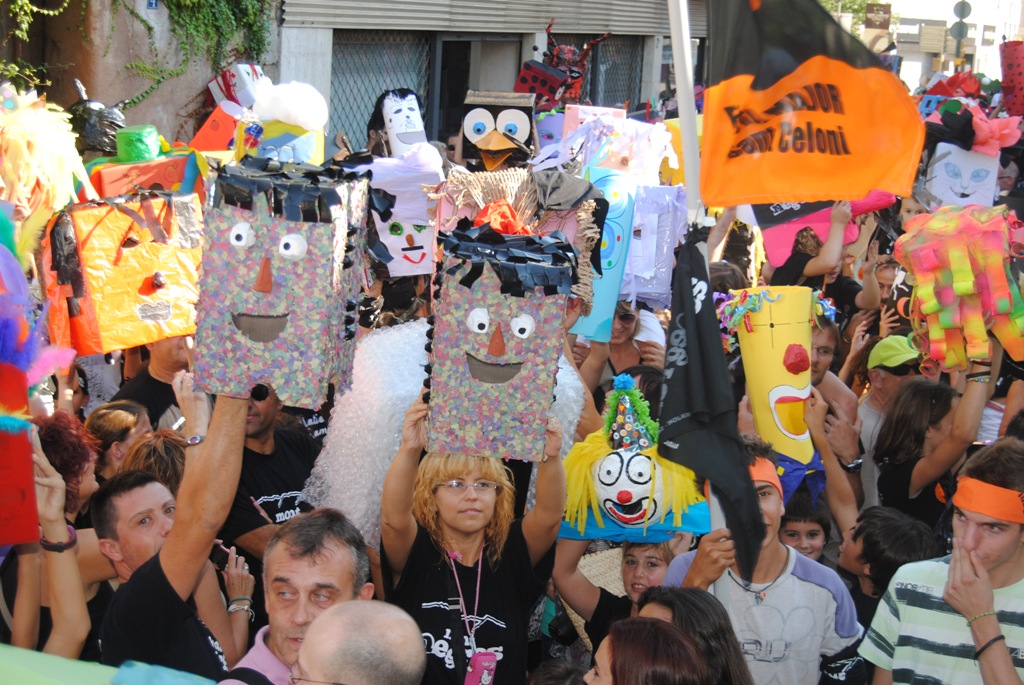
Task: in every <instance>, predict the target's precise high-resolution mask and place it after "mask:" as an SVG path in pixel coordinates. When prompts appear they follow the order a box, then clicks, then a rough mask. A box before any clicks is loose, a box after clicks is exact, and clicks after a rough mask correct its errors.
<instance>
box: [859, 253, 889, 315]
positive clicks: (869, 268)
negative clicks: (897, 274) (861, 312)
mask: <svg viewBox="0 0 1024 685" xmlns="http://www.w3.org/2000/svg"><path fill="white" fill-rule="evenodd" d="M877 263H878V241H877V240H872V241H871V244H870V245H868V252H867V255H865V256H864V262H863V263H862V270H863V271H864V281H863V283H862V285H863V286H864V287H863V288H862V289H861V291H860V292H859V293H857V297H856V298H855V299H854V301H853V303H854V304H855V305H857V309H878V306H879V305H880V304H882V291H881V290H880V289H879V287H878V277H877V276H875V265H876V264H877Z"/></svg>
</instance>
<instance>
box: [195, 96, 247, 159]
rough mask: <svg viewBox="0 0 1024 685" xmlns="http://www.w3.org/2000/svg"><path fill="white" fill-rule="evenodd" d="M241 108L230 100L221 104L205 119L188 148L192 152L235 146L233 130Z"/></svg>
mask: <svg viewBox="0 0 1024 685" xmlns="http://www.w3.org/2000/svg"><path fill="white" fill-rule="evenodd" d="M242 112H243V109H242V106H241V105H238V104H236V103H234V102H231V101H230V100H225V101H223V102H221V103H220V104H219V105H217V107H216V108H215V109H214V110H213V112H212V113H211V114H210V116H209V118H207V120H206V122H205V123H204V124H203V125H202V127H200V129H199V130H198V131H196V134H195V135H194V136H192V140H190V141H189V143H188V146H189V147H190V148H192V149H193V150H199V151H202V152H206V151H209V150H229V149H231V147H232V146H233V145H234V144H235V129H236V128H237V127H238V120H239V119H241V118H242Z"/></svg>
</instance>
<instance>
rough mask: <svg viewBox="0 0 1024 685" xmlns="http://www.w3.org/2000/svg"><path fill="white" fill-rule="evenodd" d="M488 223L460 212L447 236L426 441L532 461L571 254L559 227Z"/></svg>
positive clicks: (538, 448)
mask: <svg viewBox="0 0 1024 685" xmlns="http://www.w3.org/2000/svg"><path fill="white" fill-rule="evenodd" d="M489 207H490V206H489ZM505 208H506V209H507V210H508V212H511V207H509V206H508V205H507V203H505ZM504 216H505V217H506V218H510V216H509V214H508V213H506V214H505V215H504ZM508 223H509V224H514V223H517V222H516V221H515V219H514V217H511V221H509V222H508ZM494 225H497V223H496V222H492V223H486V224H483V225H481V226H479V227H472V226H471V222H469V221H468V220H464V221H463V222H462V223H461V224H460V226H459V228H457V229H456V230H455V231H454V232H453V233H452V234H451V235H449V236H446V237H445V241H444V252H445V259H444V261H443V262H442V265H441V269H440V270H439V276H438V279H437V280H438V281H439V283H440V286H439V288H438V289H437V292H436V293H435V309H434V317H435V318H434V321H435V323H434V329H433V342H432V343H431V346H432V354H431V365H432V374H431V379H430V387H431V399H430V423H429V429H428V435H427V443H428V449H429V450H430V451H432V452H446V453H458V454H470V455H490V456H495V457H501V458H505V459H510V458H511V459H522V460H530V461H533V460H538V459H540V457H541V454H542V450H543V446H544V428H545V425H546V423H547V414H548V408H549V407H550V405H551V399H552V393H553V390H554V381H555V372H556V370H557V365H558V356H559V354H560V351H561V346H562V313H563V310H564V307H565V301H566V296H567V295H568V294H569V292H570V290H571V288H572V283H573V279H574V278H575V274H576V255H575V253H574V252H573V249H572V247H571V246H570V245H568V244H567V243H565V242H564V239H563V238H562V237H561V236H560V235H559V234H555V235H553V236H548V237H538V236H533V235H529V234H525V235H524V234H520V235H514V234H502V233H499V232H498V231H497V230H495V229H494V228H492V226H494ZM518 226H519V227H522V225H521V224H519V225H518ZM501 228H502V230H515V229H512V228H510V227H509V225H508V224H506V225H505V226H502V227H501ZM483 408H485V409H483ZM469 417H472V419H471V420H468V418H469Z"/></svg>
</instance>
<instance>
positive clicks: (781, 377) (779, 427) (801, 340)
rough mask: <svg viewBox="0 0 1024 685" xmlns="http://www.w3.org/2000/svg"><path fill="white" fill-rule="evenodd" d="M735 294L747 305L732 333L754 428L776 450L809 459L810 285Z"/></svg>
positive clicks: (740, 305)
mask: <svg viewBox="0 0 1024 685" xmlns="http://www.w3.org/2000/svg"><path fill="white" fill-rule="evenodd" d="M733 295H735V296H736V297H737V298H738V299H737V300H734V302H736V303H737V305H738V306H739V307H741V308H742V309H744V310H745V313H744V314H743V315H742V320H741V321H740V322H739V324H738V325H737V326H736V333H737V337H738V338H739V343H740V354H741V355H742V357H743V371H744V373H745V374H746V377H747V396H748V397H749V398H750V406H751V409H752V411H753V413H754V424H755V425H756V426H757V432H758V433H759V434H760V436H761V437H762V438H763V439H764V440H766V441H768V442H770V443H771V444H772V446H773V447H774V448H775V451H776V452H779V453H780V454H784V455H786V456H788V457H791V458H792V459H794V460H796V461H798V462H800V463H802V464H807V463H809V462H810V461H811V458H812V457H813V455H814V446H813V445H812V444H811V435H810V432H808V430H807V424H806V423H805V422H804V400H806V399H808V398H809V397H810V396H811V317H812V311H813V310H812V307H811V302H812V300H811V289H810V288H803V287H797V286H784V287H768V288H748V289H746V290H736V291H733ZM745 305H749V306H745Z"/></svg>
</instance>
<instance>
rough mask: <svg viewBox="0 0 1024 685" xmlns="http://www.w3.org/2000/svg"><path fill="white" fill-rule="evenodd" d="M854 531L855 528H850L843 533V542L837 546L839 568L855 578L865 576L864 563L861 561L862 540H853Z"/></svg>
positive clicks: (861, 538)
mask: <svg viewBox="0 0 1024 685" xmlns="http://www.w3.org/2000/svg"><path fill="white" fill-rule="evenodd" d="M856 529H857V526H850V529H849V530H845V531H843V542H842V544H840V545H839V568H841V569H844V570H846V571H849V572H850V573H852V574H853V575H855V576H863V575H866V574H867V569H866V568H865V566H864V562H863V561H861V553H862V552H863V551H864V538H863V537H860V538H857V539H856V540H854V539H853V533H854V531H855V530H856Z"/></svg>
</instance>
